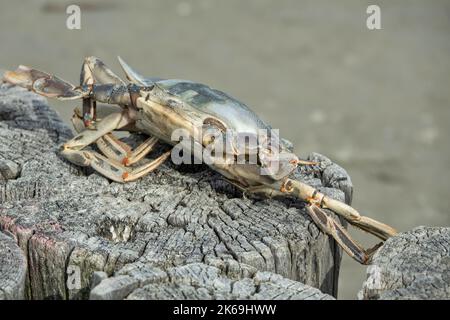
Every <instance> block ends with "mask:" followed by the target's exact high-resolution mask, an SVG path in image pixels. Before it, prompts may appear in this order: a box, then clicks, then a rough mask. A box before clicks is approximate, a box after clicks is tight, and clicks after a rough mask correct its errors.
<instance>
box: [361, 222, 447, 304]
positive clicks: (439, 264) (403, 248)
mask: <svg viewBox="0 0 450 320" xmlns="http://www.w3.org/2000/svg"><path fill="white" fill-rule="evenodd" d="M359 298H360V299H450V228H442V227H418V228H415V229H413V230H412V231H409V232H405V233H402V234H400V235H398V236H396V237H394V238H391V239H389V240H387V241H386V243H385V244H384V246H383V247H382V248H381V249H380V250H379V251H378V252H377V253H376V254H375V255H374V258H373V262H372V265H371V266H370V267H369V268H368V269H367V280H366V281H365V282H364V284H363V288H362V290H361V291H360V293H359Z"/></svg>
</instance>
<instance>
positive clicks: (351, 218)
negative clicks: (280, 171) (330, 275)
mask: <svg viewBox="0 0 450 320" xmlns="http://www.w3.org/2000/svg"><path fill="white" fill-rule="evenodd" d="M280 190H281V191H282V192H286V193H292V194H294V195H296V196H297V197H299V198H300V199H302V200H304V201H307V202H309V203H311V204H314V205H317V206H320V207H322V208H328V209H330V210H332V211H333V212H335V213H336V214H338V215H340V216H342V217H343V218H345V219H346V220H347V221H348V222H349V223H350V224H352V225H354V226H356V227H358V228H360V229H362V230H364V231H367V232H369V233H371V234H373V235H375V236H377V237H379V238H380V239H383V240H386V239H388V238H389V237H392V236H395V235H396V234H397V231H396V230H395V229H394V228H392V227H390V226H388V225H386V224H384V223H381V222H379V221H376V220H374V219H371V218H368V217H365V216H361V215H360V214H359V213H358V211H356V210H355V209H354V208H352V207H350V206H349V205H347V204H345V203H343V202H341V201H337V200H334V199H332V198H329V197H327V196H325V195H324V194H323V193H321V192H319V191H317V190H316V189H315V188H313V187H311V186H309V185H307V184H305V183H303V182H300V181H297V180H292V179H289V178H288V179H286V180H284V182H281V183H280Z"/></svg>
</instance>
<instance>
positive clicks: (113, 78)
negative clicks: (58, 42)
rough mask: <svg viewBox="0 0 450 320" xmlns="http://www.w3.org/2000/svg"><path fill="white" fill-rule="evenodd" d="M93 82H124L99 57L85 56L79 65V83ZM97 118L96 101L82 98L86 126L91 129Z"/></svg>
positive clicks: (88, 83)
mask: <svg viewBox="0 0 450 320" xmlns="http://www.w3.org/2000/svg"><path fill="white" fill-rule="evenodd" d="M95 83H103V84H106V83H111V84H121V85H125V83H124V82H123V81H122V80H121V79H120V78H119V77H118V76H117V75H115V74H114V72H112V71H111V70H110V69H109V68H108V67H107V66H106V65H105V64H104V63H103V62H102V61H101V60H100V59H98V58H96V57H86V58H85V59H84V62H83V65H82V66H81V74H80V85H81V86H83V85H93V84H95ZM96 120H97V103H96V101H95V100H93V99H91V98H84V99H83V121H84V125H85V127H87V128H90V129H93V128H94V124H95V121H96Z"/></svg>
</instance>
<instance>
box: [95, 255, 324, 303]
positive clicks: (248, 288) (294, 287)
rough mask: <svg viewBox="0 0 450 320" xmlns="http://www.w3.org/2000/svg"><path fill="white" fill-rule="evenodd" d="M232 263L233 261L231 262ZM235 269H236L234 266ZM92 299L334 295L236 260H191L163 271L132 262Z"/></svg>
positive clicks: (97, 288) (309, 297)
mask: <svg viewBox="0 0 450 320" xmlns="http://www.w3.org/2000/svg"><path fill="white" fill-rule="evenodd" d="M229 262H230V261H229ZM233 268H234V269H233ZM90 298H91V299H101V300H110V299H123V298H126V299H129V300H148V299H151V300H168V299H177V300H186V299H202V300H205V299H220V300H229V299H233V300H235V299H245V300H252V299H254V300H261V299H262V300H272V299H279V300H288V299H295V300H330V299H333V297H332V296H330V295H328V294H324V293H322V292H321V291H320V290H318V289H316V288H313V287H310V286H307V285H305V284H303V283H301V282H297V281H293V280H290V279H286V278H284V277H283V276H281V275H279V274H274V273H272V272H267V271H256V269H255V268H252V267H249V266H246V265H242V266H240V265H239V263H237V262H234V263H232V264H231V265H230V264H229V265H228V266H227V269H226V270H220V269H219V268H216V267H213V266H209V265H206V264H203V263H190V264H186V265H183V266H179V267H173V268H169V269H168V270H167V271H163V270H161V269H160V268H155V267H152V266H150V265H147V264H144V263H132V264H128V265H126V266H125V267H124V268H122V269H121V270H119V271H118V272H117V273H116V275H115V276H114V277H111V278H107V279H105V280H103V281H101V282H100V284H99V285H97V286H95V287H94V289H93V290H92V291H91V294H90Z"/></svg>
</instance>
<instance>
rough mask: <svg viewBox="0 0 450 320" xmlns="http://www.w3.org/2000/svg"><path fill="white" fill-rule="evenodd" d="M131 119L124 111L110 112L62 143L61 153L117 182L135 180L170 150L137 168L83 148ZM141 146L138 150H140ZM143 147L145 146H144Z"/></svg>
mask: <svg viewBox="0 0 450 320" xmlns="http://www.w3.org/2000/svg"><path fill="white" fill-rule="evenodd" d="M132 121H133V120H132V119H130V118H129V117H128V115H127V114H126V112H122V113H112V114H110V115H108V116H107V117H105V118H104V119H103V120H101V121H99V122H98V123H97V125H96V128H95V129H85V130H83V131H82V132H81V133H79V134H78V135H76V136H75V137H74V138H72V139H71V140H69V141H68V142H66V143H65V144H64V145H63V149H62V151H61V154H62V155H63V156H64V157H65V158H66V159H67V160H69V161H70V162H72V163H74V164H76V165H79V166H84V167H86V166H90V167H92V168H93V169H94V170H96V171H97V172H99V173H101V174H102V175H104V176H106V177H107V178H109V179H111V180H114V181H117V182H127V181H133V180H136V179H138V178H140V177H142V176H144V175H145V174H148V173H150V172H151V171H153V170H154V169H156V168H157V167H158V166H159V165H161V164H162V163H163V162H164V161H165V160H166V159H167V158H168V157H169V155H170V151H168V152H166V153H164V154H162V155H161V156H160V157H158V158H157V159H155V160H153V161H152V162H149V163H147V164H145V165H142V166H139V167H137V168H127V167H126V166H125V165H123V164H121V163H120V162H118V161H115V160H114V159H109V158H107V157H105V156H103V155H101V154H99V153H98V152H95V151H90V150H85V149H84V148H85V147H86V146H88V145H90V144H92V143H94V142H96V141H97V140H98V139H100V138H102V137H104V136H105V135H107V134H109V133H110V132H111V131H113V130H116V129H118V128H121V127H123V126H126V125H127V124H129V123H130V122H132ZM142 149H143V148H141V149H140V150H142ZM144 149H145V148H144Z"/></svg>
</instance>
